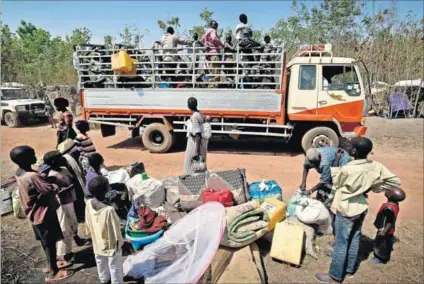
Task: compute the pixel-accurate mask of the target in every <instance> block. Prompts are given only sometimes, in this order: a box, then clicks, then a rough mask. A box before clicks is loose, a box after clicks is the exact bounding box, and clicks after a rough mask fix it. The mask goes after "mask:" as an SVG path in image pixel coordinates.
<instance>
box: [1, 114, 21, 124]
mask: <svg viewBox="0 0 424 284" xmlns="http://www.w3.org/2000/svg"><path fill="white" fill-rule="evenodd" d="M4 122H6V124H7V126H9V127H12V128H15V127H19V126H21V121H20V119H19V116H18V114H17V113H16V112H7V113H6V114H5V115H4Z"/></svg>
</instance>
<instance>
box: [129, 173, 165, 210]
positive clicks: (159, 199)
mask: <svg viewBox="0 0 424 284" xmlns="http://www.w3.org/2000/svg"><path fill="white" fill-rule="evenodd" d="M125 185H126V186H127V188H128V194H129V197H130V201H131V202H132V203H137V204H138V205H144V206H147V207H150V208H152V209H153V208H157V207H159V206H161V205H162V204H163V203H164V202H165V190H164V188H163V184H162V182H161V181H158V180H157V179H155V178H152V177H151V178H148V179H146V180H143V178H142V175H140V174H139V175H135V176H133V177H132V178H131V179H130V180H129V181H128V182H127V183H126V184H125Z"/></svg>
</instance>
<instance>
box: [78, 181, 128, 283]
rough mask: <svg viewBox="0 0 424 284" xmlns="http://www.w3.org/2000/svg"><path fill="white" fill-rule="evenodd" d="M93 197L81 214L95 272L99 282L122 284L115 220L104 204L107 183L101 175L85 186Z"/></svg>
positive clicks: (121, 241)
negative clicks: (82, 214) (85, 226)
mask: <svg viewBox="0 0 424 284" xmlns="http://www.w3.org/2000/svg"><path fill="white" fill-rule="evenodd" d="M88 189H89V190H90V192H91V194H92V196H93V198H91V199H88V200H87V204H86V207H85V215H86V220H87V229H88V230H89V231H90V234H91V238H92V242H93V250H94V256H95V258H96V263H97V271H98V273H99V278H100V281H101V283H108V282H109V281H110V282H111V283H112V284H115V283H123V277H124V276H123V267H122V263H123V258H122V250H121V247H122V245H123V244H124V239H123V237H122V234H121V229H120V222H119V217H118V215H117V214H116V212H115V209H114V208H113V207H112V206H110V205H109V204H108V203H107V202H106V201H105V196H106V193H107V192H108V191H109V190H110V184H109V181H108V180H107V178H105V177H104V176H97V177H95V178H93V179H92V180H91V181H90V182H89V184H88Z"/></svg>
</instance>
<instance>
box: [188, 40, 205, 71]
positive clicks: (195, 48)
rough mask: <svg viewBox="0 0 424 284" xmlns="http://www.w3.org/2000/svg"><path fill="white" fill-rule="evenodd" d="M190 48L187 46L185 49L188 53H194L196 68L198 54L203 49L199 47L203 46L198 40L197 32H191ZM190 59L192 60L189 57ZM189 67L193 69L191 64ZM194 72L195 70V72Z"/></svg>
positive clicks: (198, 58) (196, 65)
mask: <svg viewBox="0 0 424 284" xmlns="http://www.w3.org/2000/svg"><path fill="white" fill-rule="evenodd" d="M192 47H193V48H192V49H191V48H189V49H187V53H188V54H190V56H191V54H194V55H193V56H194V62H195V63H194V67H195V68H198V67H199V63H198V62H199V60H200V54H202V53H203V50H202V49H201V48H202V47H203V43H202V42H201V41H200V40H199V35H198V34H197V33H193V44H192ZM190 60H192V58H191V57H190ZM190 68H191V69H193V66H192V65H190ZM190 73H191V72H190ZM195 73H196V72H195Z"/></svg>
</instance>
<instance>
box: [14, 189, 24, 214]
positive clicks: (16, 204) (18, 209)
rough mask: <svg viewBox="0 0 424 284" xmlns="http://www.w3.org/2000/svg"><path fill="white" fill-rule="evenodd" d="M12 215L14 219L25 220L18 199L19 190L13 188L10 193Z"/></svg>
mask: <svg viewBox="0 0 424 284" xmlns="http://www.w3.org/2000/svg"><path fill="white" fill-rule="evenodd" d="M12 204H13V215H14V216H15V217H16V218H21V219H23V218H25V217H26V215H25V212H24V210H23V209H22V206H21V201H20V199H19V188H18V187H17V188H15V189H14V190H13V192H12Z"/></svg>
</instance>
